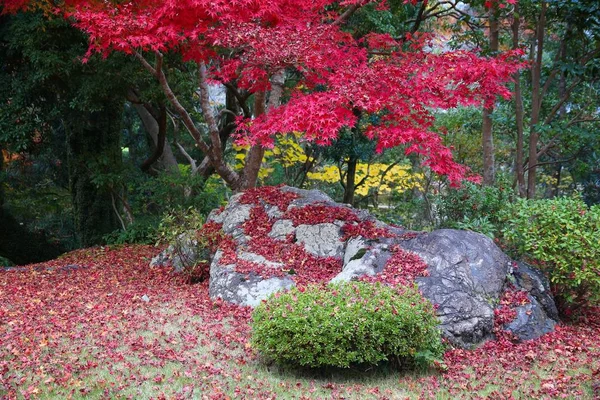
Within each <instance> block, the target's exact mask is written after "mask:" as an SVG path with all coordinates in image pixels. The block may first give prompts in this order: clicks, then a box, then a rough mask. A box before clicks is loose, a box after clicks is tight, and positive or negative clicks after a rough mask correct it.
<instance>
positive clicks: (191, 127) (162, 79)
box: [134, 51, 210, 153]
mask: <svg viewBox="0 0 600 400" xmlns="http://www.w3.org/2000/svg"><path fill="white" fill-rule="evenodd" d="M134 54H135V57H136V58H137V59H138V60H140V62H141V63H142V65H143V66H144V67H145V68H146V69H147V70H148V71H150V72H151V73H152V74H153V75H154V76H155V77H156V78H157V79H158V82H159V84H160V87H161V88H162V90H163V92H164V93H165V95H166V96H167V99H169V102H170V103H171V104H172V105H173V107H174V108H175V111H176V112H177V114H179V116H180V117H181V119H182V120H183V124H184V125H185V127H186V128H187V130H188V132H189V133H190V135H192V138H194V141H195V142H196V145H197V146H198V147H199V148H200V150H202V151H203V152H204V153H208V152H209V151H210V148H209V146H208V144H206V142H204V140H202V136H201V133H200V131H199V130H198V128H197V127H196V124H195V123H194V121H193V120H192V117H191V116H190V114H189V113H188V112H187V110H186V109H185V108H184V107H183V106H182V105H181V103H180V102H179V100H178V99H177V96H176V95H175V93H173V90H172V89H171V86H169V82H168V81H167V77H166V76H165V73H164V71H163V69H162V65H163V55H162V54H161V53H160V52H158V51H157V52H156V57H157V61H156V68H154V67H152V65H150V63H148V61H146V59H145V58H144V57H143V56H142V55H141V54H140V53H139V52H137V51H136V52H135V53H134Z"/></svg>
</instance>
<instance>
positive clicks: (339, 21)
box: [332, 4, 363, 26]
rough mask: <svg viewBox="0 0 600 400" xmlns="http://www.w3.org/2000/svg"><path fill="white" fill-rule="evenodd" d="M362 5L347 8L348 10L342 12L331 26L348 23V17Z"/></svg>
mask: <svg viewBox="0 0 600 400" xmlns="http://www.w3.org/2000/svg"><path fill="white" fill-rule="evenodd" d="M362 6H363V5H362V4H353V5H351V6H350V7H348V9H347V10H346V11H344V12H343V13H342V15H340V16H339V17H338V19H336V20H335V21H334V22H333V24H332V25H333V26H336V25H342V24H343V23H345V22H346V21H348V20H349V19H350V17H351V16H352V15H353V14H354V13H355V12H356V11H357V10H358V9H359V8H361V7H362Z"/></svg>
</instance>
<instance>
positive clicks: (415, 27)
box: [410, 1, 427, 33]
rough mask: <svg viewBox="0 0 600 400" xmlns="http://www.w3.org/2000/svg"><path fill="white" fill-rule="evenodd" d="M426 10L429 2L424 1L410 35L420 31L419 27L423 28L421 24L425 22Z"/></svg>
mask: <svg viewBox="0 0 600 400" xmlns="http://www.w3.org/2000/svg"><path fill="white" fill-rule="evenodd" d="M426 8H427V2H426V1H423V2H422V3H421V7H420V8H419V12H418V13H417V17H416V18H415V22H414V24H413V27H412V29H411V30H410V33H415V32H417V31H418V30H419V26H421V23H422V22H423V13H425V9H426Z"/></svg>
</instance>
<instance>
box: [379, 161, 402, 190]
mask: <svg viewBox="0 0 600 400" xmlns="http://www.w3.org/2000/svg"><path fill="white" fill-rule="evenodd" d="M398 164H400V161H395V162H393V163H391V164H390V165H388V167H387V168H386V169H385V171H383V173H382V174H381V179H379V185H378V186H377V191H379V188H380V187H381V185H383V180H384V179H385V177H386V175H387V174H388V173H389V172H390V171H391V170H392V168H394V167H395V166H396V165H398Z"/></svg>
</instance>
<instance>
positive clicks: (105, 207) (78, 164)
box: [67, 101, 123, 247]
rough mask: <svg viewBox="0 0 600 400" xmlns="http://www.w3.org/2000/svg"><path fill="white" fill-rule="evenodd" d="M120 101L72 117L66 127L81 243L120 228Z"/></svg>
mask: <svg viewBox="0 0 600 400" xmlns="http://www.w3.org/2000/svg"><path fill="white" fill-rule="evenodd" d="M122 117H123V103H122V102H120V101H114V102H107V104H106V105H105V107H104V108H103V109H102V110H100V111H94V112H84V113H81V114H80V115H79V118H71V119H70V121H69V126H68V131H69V134H68V138H67V142H68V149H69V186H70V189H71V196H72V203H73V210H74V219H75V231H76V234H77V239H78V242H79V244H80V245H81V246H84V247H87V246H93V245H97V244H100V243H101V242H102V237H103V236H104V235H105V234H107V233H109V232H112V231H114V230H116V229H118V228H119V220H118V215H117V212H118V211H117V210H118V208H117V207H118V205H119V200H118V188H117V186H115V177H117V176H119V170H120V167H121V161H122V160H121V147H120V136H121V123H122Z"/></svg>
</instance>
